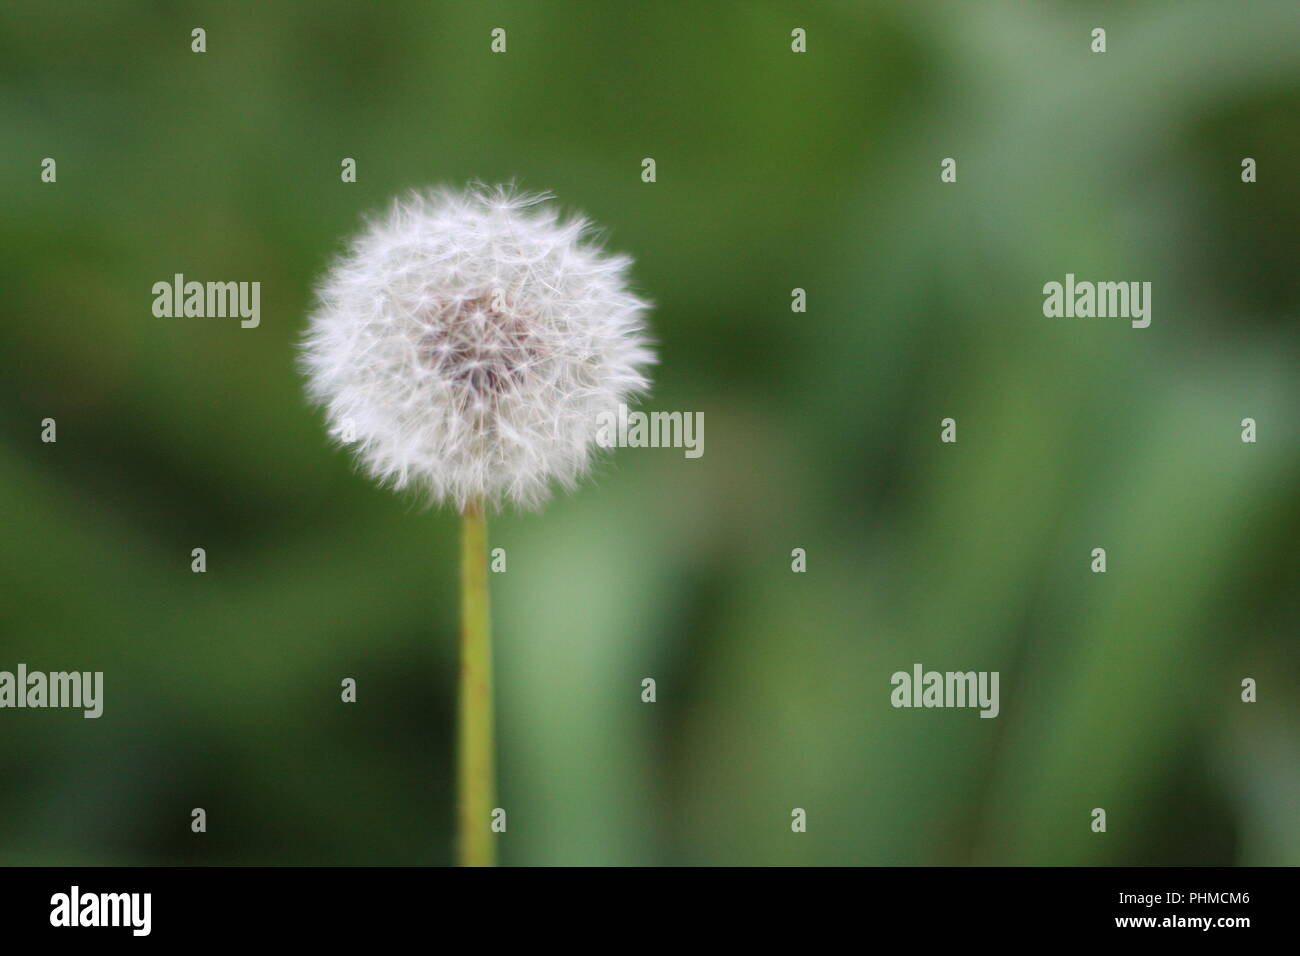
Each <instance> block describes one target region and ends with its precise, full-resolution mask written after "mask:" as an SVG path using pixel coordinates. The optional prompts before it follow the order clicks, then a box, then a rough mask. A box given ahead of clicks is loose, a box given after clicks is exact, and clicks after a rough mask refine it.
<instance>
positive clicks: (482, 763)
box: [457, 501, 496, 866]
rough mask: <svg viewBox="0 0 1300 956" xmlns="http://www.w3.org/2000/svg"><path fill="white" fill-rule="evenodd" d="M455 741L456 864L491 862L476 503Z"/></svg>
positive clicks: (486, 624) (469, 535)
mask: <svg viewBox="0 0 1300 956" xmlns="http://www.w3.org/2000/svg"><path fill="white" fill-rule="evenodd" d="M460 601H461V605H460V613H461V620H460V727H459V734H460V741H459V774H458V777H459V780H458V787H459V794H458V798H459V799H458V808H457V815H458V821H459V825H458V829H459V848H458V849H459V857H460V865H461V866H494V865H495V864H496V847H495V845H494V843H493V833H492V829H491V815H492V811H493V809H495V807H494V804H495V802H496V774H495V770H494V765H495V754H494V748H493V736H492V630H491V623H490V619H489V616H488V584H487V520H486V518H485V517H484V514H483V505H482V503H481V502H477V501H471V502H470V503H469V504H468V505H467V506H466V507H465V512H464V514H463V515H462V517H461V550H460Z"/></svg>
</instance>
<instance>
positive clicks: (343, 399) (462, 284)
mask: <svg viewBox="0 0 1300 956" xmlns="http://www.w3.org/2000/svg"><path fill="white" fill-rule="evenodd" d="M549 199H550V197H548V196H545V195H528V194H521V193H517V192H515V191H513V190H512V189H510V188H507V187H496V188H487V187H474V188H472V189H469V190H467V191H464V192H458V191H451V190H445V189H444V190H431V191H426V192H420V193H413V194H411V195H409V196H407V197H404V198H401V199H399V200H397V201H396V202H394V203H393V205H392V206H391V207H390V208H389V210H388V211H387V213H386V214H385V215H383V216H382V217H379V218H377V219H374V220H373V221H371V222H370V223H369V224H368V225H367V227H366V228H365V229H364V230H363V231H362V232H361V233H360V234H359V235H358V236H357V237H356V238H354V239H353V240H352V242H351V244H350V246H349V247H348V249H347V251H346V252H345V253H344V254H343V255H342V256H340V257H339V258H338V259H337V260H336V261H335V262H334V264H333V265H332V267H331V268H330V269H329V271H328V272H327V273H326V275H325V276H324V278H323V279H322V281H321V282H320V284H319V286H318V288H317V301H316V305H315V307H314V309H313V311H312V313H311V315H310V317H309V324H308V329H307V333H306V336H305V338H304V340H303V343H302V350H301V355H300V358H301V364H302V367H303V369H304V371H305V372H306V375H307V379H308V391H309V394H310V396H311V398H312V399H313V401H315V402H316V403H318V404H319V405H321V406H322V407H323V408H324V411H325V416H326V420H327V424H328V427H329V431H330V434H331V435H332V436H333V437H334V438H335V439H336V440H338V441H340V442H346V441H348V439H349V438H351V439H352V441H350V442H348V443H349V445H350V447H352V448H353V449H354V451H355V454H356V456H357V460H358V462H359V463H360V464H361V465H362V467H363V468H364V469H365V471H366V472H367V473H368V474H369V475H371V476H372V477H373V478H375V479H376V480H377V481H379V482H380V483H382V484H385V485H388V486H391V487H394V488H397V489H407V488H410V489H414V490H417V491H420V492H423V493H426V494H427V497H428V498H429V500H430V501H431V502H437V503H449V504H453V505H455V506H456V507H457V508H464V507H465V505H466V503H467V502H469V501H471V500H481V501H484V502H486V503H488V504H491V505H494V506H498V507H499V506H501V505H503V504H507V503H510V504H514V505H517V506H520V507H524V508H532V507H537V506H538V505H540V504H541V503H542V502H544V501H545V500H546V499H547V498H548V497H549V495H550V491H551V489H552V487H553V486H554V485H555V484H559V485H560V486H562V487H564V488H566V489H567V488H572V487H573V486H574V485H575V484H576V483H577V481H578V479H579V478H581V477H582V475H583V474H585V473H586V472H587V470H588V469H589V467H590V464H591V459H592V456H593V453H594V451H595V445H596V442H595V436H596V430H597V426H598V423H599V421H600V419H601V416H602V413H608V414H611V415H612V414H614V413H616V411H617V409H618V406H619V405H620V404H626V403H628V402H630V401H631V400H632V399H633V397H634V396H636V395H639V394H644V392H645V391H646V390H647V389H648V387H649V378H648V369H649V366H650V365H651V364H652V363H653V362H654V354H653V352H652V350H651V347H650V343H649V341H648V339H647V336H646V326H645V315H646V312H647V311H648V309H649V308H650V306H649V304H648V303H647V302H645V301H643V300H642V299H640V298H639V297H638V296H636V295H635V294H633V292H632V291H631V290H630V289H629V287H628V278H627V272H628V268H629V266H630V265H631V260H630V259H629V258H628V257H626V256H619V255H609V254H607V253H605V252H604V251H603V250H602V249H601V248H600V247H599V245H598V244H596V242H595V241H594V240H593V238H592V235H591V227H590V224H589V223H588V222H587V221H586V220H584V219H580V218H576V219H568V220H564V219H561V218H560V217H559V216H558V215H557V214H556V212H555V211H554V209H553V208H552V207H551V206H550V204H549Z"/></svg>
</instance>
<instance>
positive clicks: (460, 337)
mask: <svg viewBox="0 0 1300 956" xmlns="http://www.w3.org/2000/svg"><path fill="white" fill-rule="evenodd" d="M549 198H550V197H548V196H544V195H525V194H520V193H517V192H515V191H513V190H512V189H510V188H507V187H497V188H494V189H490V188H487V187H481V186H480V187H474V188H472V189H470V190H468V191H465V192H456V191H451V190H435V191H430V192H424V193H415V194H412V195H410V196H408V197H406V198H403V199H399V200H397V201H396V202H395V203H394V204H393V205H392V206H391V208H390V209H389V210H388V212H387V214H386V215H384V216H383V217H380V218H377V219H375V220H373V221H372V222H370V223H369V225H368V226H367V228H366V229H364V230H363V231H362V232H361V234H360V235H359V236H357V237H356V238H355V239H354V240H353V241H352V243H351V245H350V246H349V248H348V249H347V251H346V252H345V253H344V254H343V255H342V256H341V257H340V258H339V259H338V260H337V261H336V262H335V263H334V264H333V266H332V267H331V268H330V270H329V271H328V273H327V274H326V276H325V278H324V280H323V281H322V282H321V284H320V286H319V288H318V291H317V304H316V307H315V309H314V310H313V312H312V314H311V316H310V322H309V327H308V331H307V334H306V337H305V339H304V342H303V345H302V353H301V364H302V366H303V369H304V371H305V372H306V375H307V378H308V389H309V393H310V396H311V398H312V399H313V401H315V402H316V403H318V404H319V405H321V406H322V407H323V408H324V411H325V416H326V420H327V424H328V428H329V431H330V434H331V435H332V436H333V437H334V438H335V439H336V440H338V441H340V442H342V443H346V444H347V445H349V446H350V447H351V448H352V449H353V451H354V453H355V455H356V458H357V461H358V462H359V464H360V466H361V467H362V468H363V469H364V470H365V471H366V472H367V473H368V474H369V475H370V476H371V477H373V478H374V479H375V480H377V481H378V482H379V483H381V484H383V485H386V486H389V487H392V488H395V489H398V490H406V489H410V490H413V491H415V492H417V493H420V494H422V495H423V496H424V498H425V499H426V500H427V501H428V502H429V503H433V504H447V505H451V506H454V507H455V508H456V509H457V510H459V511H460V513H461V515H462V554H461V560H462V565H461V601H462V620H461V664H462V666H461V687H460V730H459V749H460V756H459V761H460V765H459V778H460V783H459V791H460V792H459V803H460V807H459V814H460V817H459V828H460V839H461V846H460V854H461V861H462V862H463V863H469V864H490V863H491V862H492V859H493V854H492V847H491V843H490V840H489V836H490V833H489V829H488V820H489V813H490V811H491V808H492V801H493V799H494V794H493V785H494V784H493V780H494V777H493V748H492V705H491V652H490V642H489V624H488V620H489V616H488V602H487V573H486V556H487V534H486V518H485V513H486V511H487V510H488V509H489V508H500V507H503V506H506V505H514V506H516V507H520V508H527V509H533V508H537V507H539V506H540V505H541V504H542V503H543V502H544V501H545V500H546V499H547V497H549V495H550V493H551V491H552V489H553V488H554V487H555V486H557V485H558V486H560V487H563V488H566V489H571V488H573V487H574V486H575V485H576V483H577V482H578V480H579V479H580V478H581V477H582V476H583V475H584V474H585V473H586V472H587V471H588V470H589V468H590V466H591V460H592V456H593V453H594V451H595V447H596V432H597V423H598V421H599V420H600V419H601V417H602V415H607V414H610V413H614V412H616V410H617V409H618V407H619V405H620V404H626V403H627V402H628V401H629V400H631V399H632V398H633V397H634V396H636V395H638V394H643V393H644V392H645V390H646V389H647V388H648V386H649V379H648V377H647V370H648V367H649V366H650V364H651V363H653V361H654V356H653V353H652V351H651V349H650V345H649V342H648V340H647V338H646V331H645V322H644V316H645V313H646V311H647V310H648V309H649V304H648V303H646V302H644V301H642V300H641V299H640V298H639V297H637V296H636V295H635V294H633V293H632V292H631V291H630V290H629V288H628V280H627V270H628V267H629V266H630V264H631V260H630V259H629V258H627V257H626V256H615V255H609V254H606V253H605V252H603V251H602V250H601V249H600V247H599V246H598V244H597V243H596V242H595V241H594V239H593V237H592V233H591V227H590V224H589V223H588V222H587V221H586V220H583V219H577V218H575V219H567V220H566V219H562V218H561V217H559V216H558V215H557V214H556V213H555V212H554V211H553V209H552V208H551V207H550V206H549V205H548V200H549Z"/></svg>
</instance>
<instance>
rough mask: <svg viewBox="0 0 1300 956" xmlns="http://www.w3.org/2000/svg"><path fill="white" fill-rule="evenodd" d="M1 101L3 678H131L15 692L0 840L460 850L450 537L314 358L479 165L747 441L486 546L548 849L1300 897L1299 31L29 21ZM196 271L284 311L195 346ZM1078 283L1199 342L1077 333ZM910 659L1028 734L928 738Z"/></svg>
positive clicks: (1040, 10) (805, 12)
mask: <svg viewBox="0 0 1300 956" xmlns="http://www.w3.org/2000/svg"><path fill="white" fill-rule="evenodd" d="M1096 26H1102V27H1104V28H1106V30H1107V34H1108V48H1109V49H1108V52H1107V53H1105V54H1104V55H1101V54H1093V53H1091V52H1090V50H1089V44H1090V31H1091V30H1092V28H1093V27H1096ZM194 27H203V28H204V29H205V30H206V31H207V52H206V53H204V54H202V55H199V54H195V53H192V52H191V51H190V31H191V29H193V28H194ZM494 27H504V28H505V29H506V30H507V37H508V52H507V53H506V54H504V55H494V54H492V53H490V52H489V33H490V31H491V30H492V29H493V28H494ZM795 27H802V28H804V29H805V30H806V31H807V35H808V52H807V53H806V54H802V55H796V54H793V53H792V52H791V51H790V31H791V30H792V29H793V28H795ZM0 77H2V78H3V80H2V83H0V114H3V121H2V123H0V138H2V139H3V149H0V189H2V190H3V193H2V196H3V209H4V212H3V215H0V286H2V287H3V295H2V297H0V301H2V302H3V305H2V306H0V308H3V312H4V321H3V323H2V325H0V349H2V350H3V356H4V375H3V384H2V385H0V500H2V501H3V504H4V510H3V535H2V540H3V572H2V573H3V583H2V587H0V669H7V670H13V669H14V668H15V667H16V665H17V664H18V663H19V662H24V663H26V664H27V665H28V666H29V667H30V668H32V669H39V670H47V671H49V670H61V669H75V670H102V671H104V672H105V684H106V687H105V696H106V701H105V713H104V716H103V717H102V718H100V719H99V720H85V719H83V718H82V717H81V715H80V712H77V711H59V710H45V711H31V710H24V711H17V710H5V711H2V712H0V863H7V864H141V863H143V864H235V863H251V864H384V863H393V864H437V863H446V862H449V861H450V860H451V850H452V845H451V822H452V808H451V798H452V780H451V767H452V752H451V745H452V740H453V727H452V718H453V712H454V711H453V703H454V697H453V694H454V678H455V660H454V657H455V643H456V598H455V581H456V566H455V560H456V553H457V551H456V544H457V540H456V538H457V522H456V519H455V517H454V516H453V515H449V514H447V513H445V512H437V511H432V512H430V511H424V510H421V508H420V507H419V506H418V503H417V502H415V501H413V500H410V499H407V498H403V497H401V496H397V495H393V494H391V493H389V492H386V491H382V490H379V489H377V488H375V487H372V486H371V485H370V484H369V483H368V482H367V481H366V480H364V479H363V478H361V477H359V476H358V475H357V474H356V473H355V472H354V470H353V468H352V465H351V462H350V460H349V458H348V455H347V454H346V453H345V452H343V451H340V450H337V449H333V448H331V447H330V446H329V444H328V442H327V440H326V437H325V434H324V429H323V427H322V423H321V421H320V419H319V416H318V415H317V413H316V412H314V411H313V410H311V409H310V408H309V407H308V406H307V404H306V401H305V399H304V397H303V388H302V381H301V378H300V376H299V374H298V373H297V371H296V369H295V365H294V343H295V341H296V339H297V337H298V336H299V335H300V333H301V331H302V329H303V326H304V322H305V319H304V316H305V313H306V311H307V310H308V308H309V307H310V303H311V289H312V284H313V282H314V280H315V278H316V277H317V276H318V275H319V274H320V272H321V271H322V269H323V268H324V267H325V266H326V264H327V263H328V262H329V260H330V258H331V257H332V256H333V255H334V254H335V253H336V252H337V251H339V250H340V249H341V246H342V242H343V240H344V239H345V238H346V237H347V236H349V235H350V234H351V233H353V232H354V231H355V229H356V228H357V227H358V225H359V222H360V217H361V215H362V214H363V213H365V212H369V211H373V210H375V209H377V208H380V207H382V206H384V205H385V204H386V203H387V202H388V200H389V199H390V197H392V196H393V195H394V194H396V193H398V192H400V191H402V190H405V189H408V188H411V187H417V186H423V185H428V184H436V183H453V184H457V183H463V182H466V181H469V180H473V179H479V180H483V181H486V182H496V181H503V180H514V181H516V182H517V183H518V184H519V185H520V186H521V187H524V188H526V189H548V190H552V191H554V192H555V193H556V194H557V195H558V197H559V198H560V202H561V203H562V205H563V206H564V207H565V208H566V209H573V210H581V211H583V212H585V213H586V214H588V215H590V216H591V217H592V218H593V219H594V220H595V221H596V222H597V223H598V224H600V225H601V226H602V227H604V229H605V233H606V235H607V237H608V244H609V246H610V248H611V249H614V250H617V251H623V252H628V253H631V254H632V255H633V256H634V257H635V258H636V260H637V264H636V266H635V269H634V275H635V278H636V282H637V284H638V287H639V289H640V290H641V291H642V293H643V294H645V295H646V296H648V297H650V298H651V299H653V300H654V301H655V302H656V303H657V309H656V311H655V313H654V315H653V319H652V321H653V325H654V330H655V334H656V337H657V338H658V341H659V343H660V353H661V359H662V363H661V366H660V367H659V369H658V371H657V373H656V379H657V381H656V387H655V391H654V394H653V397H652V398H651V400H650V401H649V402H648V403H647V404H646V405H645V406H643V407H645V408H647V409H651V410H653V409H665V410H690V411H703V412H704V414H705V424H706V428H705V453H704V457H703V458H701V459H698V460H687V459H686V458H684V457H683V455H682V453H681V451H679V450H672V449H623V450H620V451H618V452H617V453H616V454H614V455H612V456H609V457H607V458H606V459H605V460H604V462H603V464H602V465H601V467H600V468H599V469H598V474H597V475H596V476H595V478H594V479H593V480H590V481H588V482H586V483H585V484H584V486H583V487H582V488H580V489H579V490H578V491H577V492H575V493H574V494H572V495H568V496H561V497H559V498H558V499H556V500H555V501H553V503H552V504H551V505H550V506H549V507H548V508H547V509H545V510H544V511H543V512H542V513H540V514H537V515H522V516H520V515H506V516H503V517H501V518H499V519H497V520H496V521H495V522H494V524H493V525H492V527H491V529H490V532H491V535H492V544H493V546H500V547H504V548H506V550H507V553H508V561H509V565H508V567H509V570H508V572H507V573H506V574H498V575H494V576H493V577H492V582H491V583H492V585H493V588H494V595H493V600H494V616H495V625H496V640H497V669H498V694H499V699H498V722H499V731H500V744H499V745H500V750H501V760H500V789H501V794H500V799H499V803H500V805H501V806H502V807H504V808H506V809H507V811H508V815H509V817H508V819H509V830H508V833H507V834H506V835H505V836H504V837H502V838H501V844H500V845H501V856H502V861H503V862H504V863H507V864H566V863H573V864H1296V863H1300V828H1298V827H1297V825H1296V823H1297V808H1298V807H1300V760H1297V756H1298V754H1300V747H1298V745H1297V733H1296V729H1297V726H1298V722H1297V718H1298V716H1300V713H1298V712H1300V694H1298V693H1297V683H1296V679H1297V676H1300V674H1298V667H1297V664H1298V663H1300V662H1298V660H1297V654H1296V635H1297V625H1300V614H1298V613H1297V601H1296V580H1297V575H1296V571H1297V562H1296V559H1295V556H1296V541H1297V537H1298V536H1300V496H1297V494H1296V489H1297V478H1298V477H1300V474H1298V472H1300V458H1298V457H1297V448H1298V447H1300V445H1298V443H1297V438H1298V437H1300V436H1298V435H1297V426H1296V419H1295V411H1296V408H1297V407H1300V402H1298V399H1300V367H1298V366H1297V361H1296V359H1297V326H1296V316H1297V307H1296V303H1297V298H1298V295H1300V270H1298V269H1297V253H1298V252H1300V217H1298V216H1297V211H1298V210H1300V181H1298V180H1297V177H1296V174H1295V158H1296V156H1297V155H1298V154H1300V122H1298V120H1297V117H1300V7H1298V6H1297V5H1296V4H1295V3H1294V2H1292V0H1279V2H1248V3H1240V4H1228V3H1222V2H1217V0H1214V2H1205V0H1193V2H1187V0H1169V2H1147V3H1140V4H1131V3H1101V4H1082V3H1079V4H1073V3H1051V2H1048V3H1034V4H1024V3H1015V2H989V3H978V4H976V3H955V2H951V3H950V2H924V0H916V2H909V3H903V2H898V3H880V4H874V3H847V2H841V3H831V2H826V3H815V4H809V3H786V4H780V3H739V2H735V3H700V2H696V3H685V2H682V3H637V4H615V3H595V2H577V0H574V2H571V3H565V2H549V3H541V2H520V3H493V2H474V3H461V2H455V3H437V2H413V3H373V4H371V3H342V2H316V3H310V4H306V3H286V2H261V3H252V2H249V3H215V2H212V3H161V2H158V3H137V4H127V3H115V4H77V5H73V4H65V5H55V4H24V3H14V2H6V3H3V4H0ZM47 156H49V157H53V158H55V159H56V161H57V163H58V167H57V169H58V181H57V183H55V184H44V183H42V182H41V181H40V178H39V173H40V162H41V160H42V159H43V158H44V157H47ZM949 156H951V157H954V158H956V159H957V162H958V182H957V183H956V184H955V185H944V184H941V183H940V181H939V163H940V160H941V159H943V158H944V157H949ZM1246 156H1250V157H1253V158H1255V159H1256V160H1257V161H1258V164H1259V182H1258V183H1256V184H1254V185H1245V184H1243V183H1242V182H1241V181H1240V163H1241V159H1242V158H1243V157H1246ZM344 157H354V158H355V159H356V161H357V166H358V181H357V182H356V183H355V184H344V183H342V182H341V181H340V162H341V160H342V159H343V158H344ZM644 157H653V158H654V159H655V160H656V162H657V166H658V181H657V182H656V183H654V184H646V183H643V182H641V179H640V172H641V160H642V159H643V158H644ZM177 272H181V273H184V274H185V276H186V277H187V278H192V279H198V280H200V281H204V280H238V281H253V280H256V281H260V282H261V283H262V321H261V327H260V328H258V329H256V330H244V329H241V328H240V327H239V325H238V322H237V321H234V320H220V319H214V320H207V319H158V318H154V317H153V315H152V314H151V305H152V301H153V297H152V293H151V291H150V290H151V286H152V284H153V283H154V282H157V281H169V280H170V278H171V277H172V275H173V274H174V273H177ZM1067 272H1073V273H1075V274H1076V275H1077V276H1079V278H1081V279H1096V280H1101V279H1109V280H1144V281H1150V282H1152V283H1153V287H1154V288H1153V299H1152V302H1153V312H1152V315H1153V320H1152V324H1151V327H1150V328H1148V329H1145V330H1136V329H1132V328H1130V327H1129V324H1128V322H1127V321H1124V320H1106V319H1046V318H1044V317H1043V315H1042V292H1041V289H1042V286H1043V284H1044V283H1045V282H1048V281H1053V280H1055V281H1061V280H1062V279H1063V278H1064V276H1065V274H1066V273H1067ZM796 287H799V288H804V289H806V290H807V295H808V311H807V313H806V314H805V315H796V314H792V312H791V309H790V296H791V290H792V289H794V288H796ZM948 416H951V417H953V418H955V419H956V420H957V423H958V442H957V444H955V445H947V444H941V443H940V441H939V422H940V419H941V418H944V417H948ZM46 417H52V418H54V419H56V421H57V427H58V441H57V443H56V444H44V443H42V442H41V440H40V422H41V420H42V419H43V418H46ZM1244 417H1252V418H1254V419H1256V420H1257V422H1258V423H1259V424H1258V428H1259V441H1258V443H1257V444H1254V445H1250V444H1244V443H1242V441H1241V440H1240V430H1241V429H1240V421H1241V419H1242V418H1244ZM195 547H203V548H205V549H206V550H207V554H208V571H207V573H206V574H193V573H191V571H190V552H191V549H192V548H195ZM795 547H802V548H805V549H806V550H807V553H808V570H807V573H805V574H794V573H792V572H791V568H790V560H791V559H790V552H791V549H793V548H795ZM1094 547H1105V548H1106V549H1107V553H1108V561H1109V571H1108V573H1106V574H1104V575H1099V574H1092V573H1090V571H1089V561H1090V552H1091V549H1092V548H1094ZM916 662H920V663H922V664H923V665H924V666H925V667H926V668H927V669H929V668H934V669H938V670H967V669H974V670H997V671H999V672H1000V673H1001V679H1002V685H1001V716H999V717H998V718H997V719H996V720H981V719H978V717H977V716H976V714H975V712H974V711H970V710H895V709H893V708H892V707H891V706H890V703H889V695H890V690H891V687H890V683H889V678H890V675H891V674H892V673H893V672H894V671H896V670H909V669H910V668H911V666H912V664H913V663H916ZM1248 676H1249V677H1253V678H1255V679H1256V680H1257V681H1258V683H1259V702H1258V703H1255V704H1244V703H1242V702H1241V701H1240V682H1241V680H1242V678H1243V677H1248ZM345 677H353V678H355V679H356V680H357V683H358V701H357V703H355V704H343V703H341V702H340V699H339V695H340V689H339V688H340V681H341V680H342V679H343V678H345ZM644 677H653V678H655V679H656V681H657V682H658V701H657V702H656V703H654V704H645V703H642V702H641V699H640V692H641V680H642V678H644ZM193 807H203V808H205V809H206V811H207V813H208V832H207V833H206V834H204V835H201V836H199V835H195V834H192V833H191V832H190V810H191V808H193ZM795 807H802V808H805V809H806V810H807V813H808V832H807V833H805V834H794V833H792V832H791V829H790V813H791V810H792V808H795ZM1094 807H1104V808H1105V809H1106V811H1107V813H1108V832H1107V833H1105V834H1094V833H1092V832H1091V831H1090V828H1089V824H1090V822H1091V817H1090V811H1091V810H1092V808H1094Z"/></svg>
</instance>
